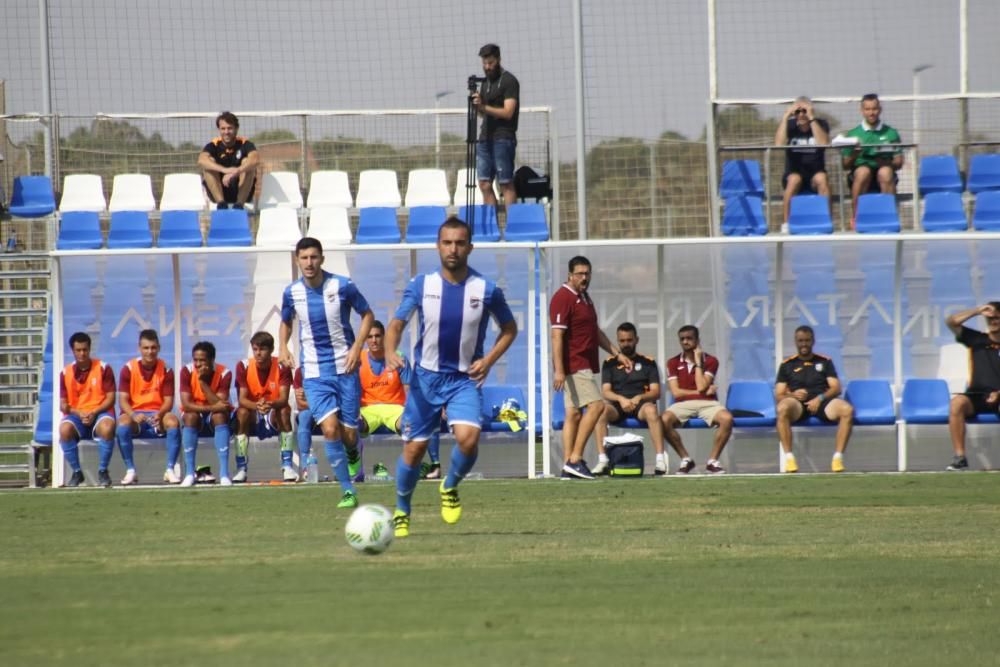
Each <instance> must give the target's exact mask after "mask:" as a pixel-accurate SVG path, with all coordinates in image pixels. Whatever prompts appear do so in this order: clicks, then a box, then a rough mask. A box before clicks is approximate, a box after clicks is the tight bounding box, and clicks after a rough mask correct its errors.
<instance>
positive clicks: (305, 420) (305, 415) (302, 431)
mask: <svg viewBox="0 0 1000 667" xmlns="http://www.w3.org/2000/svg"><path fill="white" fill-rule="evenodd" d="M312 426H313V423H312V413H311V412H309V411H308V410H302V411H301V412H299V423H298V425H297V429H296V432H295V436H296V439H297V440H298V442H299V463H300V464H301V465H305V464H306V459H307V458H308V457H309V452H310V450H312V437H313V434H312Z"/></svg>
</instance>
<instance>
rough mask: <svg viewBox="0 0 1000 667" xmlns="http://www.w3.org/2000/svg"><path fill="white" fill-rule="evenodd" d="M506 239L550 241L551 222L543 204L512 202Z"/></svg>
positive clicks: (508, 210)
mask: <svg viewBox="0 0 1000 667" xmlns="http://www.w3.org/2000/svg"><path fill="white" fill-rule="evenodd" d="M503 237H504V240H506V241H548V240H549V224H548V222H546V220H545V207H544V206H542V205H541V204H511V205H509V206H508V207H507V226H506V228H504V232H503Z"/></svg>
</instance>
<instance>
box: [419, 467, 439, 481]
mask: <svg viewBox="0 0 1000 667" xmlns="http://www.w3.org/2000/svg"><path fill="white" fill-rule="evenodd" d="M420 479H441V464H440V463H421V464H420Z"/></svg>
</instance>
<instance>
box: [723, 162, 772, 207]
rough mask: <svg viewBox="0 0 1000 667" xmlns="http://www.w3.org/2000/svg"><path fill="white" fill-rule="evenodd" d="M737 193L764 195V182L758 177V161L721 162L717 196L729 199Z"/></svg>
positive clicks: (737, 194)
mask: <svg viewBox="0 0 1000 667" xmlns="http://www.w3.org/2000/svg"><path fill="white" fill-rule="evenodd" d="M739 195H754V196H756V197H761V198H763V197H764V183H763V181H761V178H760V163H759V162H758V161H757V160H727V161H726V162H723V163H722V181H721V182H720V183H719V196H720V197H722V198H723V199H729V198H730V197H736V196H739Z"/></svg>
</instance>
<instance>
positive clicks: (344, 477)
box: [326, 440, 354, 493]
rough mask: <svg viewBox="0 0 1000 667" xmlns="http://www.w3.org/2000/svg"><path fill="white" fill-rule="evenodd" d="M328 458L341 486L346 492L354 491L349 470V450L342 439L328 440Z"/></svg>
mask: <svg viewBox="0 0 1000 667" xmlns="http://www.w3.org/2000/svg"><path fill="white" fill-rule="evenodd" d="M326 458H327V459H329V461H330V467H331V468H333V476H334V477H336V478H337V482H339V483H340V488H341V489H342V490H343V491H344V492H345V493H346V492H347V491H350V492H352V493H353V492H354V484H352V483H351V474H350V473H349V472H348V471H347V451H346V450H345V449H344V443H343V442H342V441H340V440H327V441H326Z"/></svg>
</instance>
